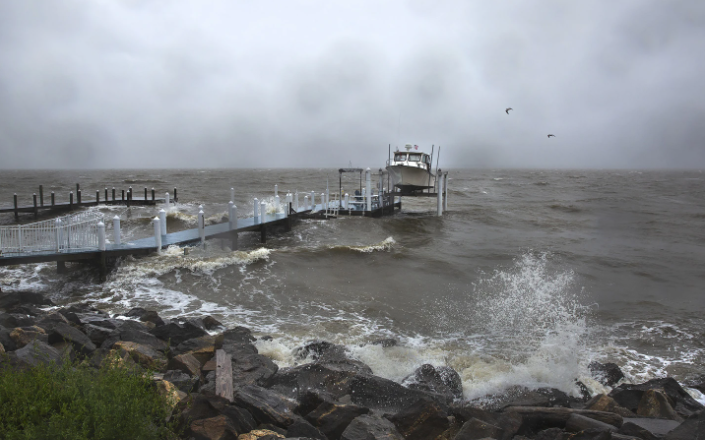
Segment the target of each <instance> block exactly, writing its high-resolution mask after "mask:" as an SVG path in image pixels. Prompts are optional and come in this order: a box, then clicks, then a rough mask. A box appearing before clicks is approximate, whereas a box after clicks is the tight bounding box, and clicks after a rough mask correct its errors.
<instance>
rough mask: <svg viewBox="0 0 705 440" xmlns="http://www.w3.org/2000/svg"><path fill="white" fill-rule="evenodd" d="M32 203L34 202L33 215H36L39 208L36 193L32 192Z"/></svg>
mask: <svg viewBox="0 0 705 440" xmlns="http://www.w3.org/2000/svg"><path fill="white" fill-rule="evenodd" d="M32 203H33V204H34V216H35V217H36V216H37V215H38V214H39V210H38V209H37V193H34V194H32Z"/></svg>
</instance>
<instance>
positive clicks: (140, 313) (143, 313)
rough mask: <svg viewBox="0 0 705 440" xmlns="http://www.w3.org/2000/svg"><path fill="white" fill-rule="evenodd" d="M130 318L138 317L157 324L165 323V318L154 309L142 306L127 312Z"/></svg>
mask: <svg viewBox="0 0 705 440" xmlns="http://www.w3.org/2000/svg"><path fill="white" fill-rule="evenodd" d="M125 316H127V317H128V318H137V319H139V320H140V321H143V322H151V323H152V324H154V325H156V326H160V325H164V320H163V319H162V318H160V317H159V315H158V314H157V312H155V311H154V310H146V309H143V308H142V307H135V308H134V309H132V310H130V311H129V312H127V313H126V314H125Z"/></svg>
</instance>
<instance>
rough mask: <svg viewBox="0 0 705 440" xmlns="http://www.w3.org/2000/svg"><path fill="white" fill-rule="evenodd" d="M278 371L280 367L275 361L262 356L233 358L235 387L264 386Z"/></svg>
mask: <svg viewBox="0 0 705 440" xmlns="http://www.w3.org/2000/svg"><path fill="white" fill-rule="evenodd" d="M278 370H279V366H277V364H275V363H274V361H272V360H271V359H270V358H268V357H267V356H263V355H261V354H253V355H249V356H244V357H240V358H232V372H233V387H238V386H246V385H259V386H262V385H264V384H266V383H267V381H268V380H269V379H270V378H271V377H272V376H274V374H275V373H276V372H277V371H278Z"/></svg>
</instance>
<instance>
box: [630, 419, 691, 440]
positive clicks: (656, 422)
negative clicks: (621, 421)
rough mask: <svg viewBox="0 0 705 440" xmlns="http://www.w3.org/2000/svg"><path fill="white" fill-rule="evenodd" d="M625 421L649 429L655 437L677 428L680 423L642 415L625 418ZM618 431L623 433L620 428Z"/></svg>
mask: <svg viewBox="0 0 705 440" xmlns="http://www.w3.org/2000/svg"><path fill="white" fill-rule="evenodd" d="M626 422H628V423H632V424H634V425H636V426H639V427H641V428H643V429H645V430H646V431H649V432H650V433H652V434H653V435H654V436H656V437H657V438H660V437H663V436H664V435H666V434H667V433H669V432H670V431H672V430H673V429H675V428H677V427H678V426H679V425H680V424H681V423H680V422H677V421H675V420H666V419H650V418H644V417H637V418H631V419H627V420H626ZM625 424H626V423H625ZM619 432H622V433H623V430H622V429H621V428H620V431H619Z"/></svg>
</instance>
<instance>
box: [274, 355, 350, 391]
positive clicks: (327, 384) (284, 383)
mask: <svg viewBox="0 0 705 440" xmlns="http://www.w3.org/2000/svg"><path fill="white" fill-rule="evenodd" d="M356 375H357V373H356V372H355V371H346V370H334V369H332V368H329V367H328V366H326V365H322V364H317V363H310V364H304V365H299V366H296V367H291V368H282V369H281V370H279V371H278V372H277V373H276V374H274V375H273V376H272V377H270V378H269V379H268V380H267V383H266V384H265V385H266V387H267V388H270V389H272V390H274V391H277V392H278V393H281V394H283V395H285V396H288V397H290V398H292V399H299V398H300V397H301V395H302V394H304V393H306V392H309V391H318V392H322V393H326V394H330V395H332V396H334V398H335V399H337V398H340V397H342V396H344V395H346V394H350V381H351V379H352V378H353V377H355V376H356Z"/></svg>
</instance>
